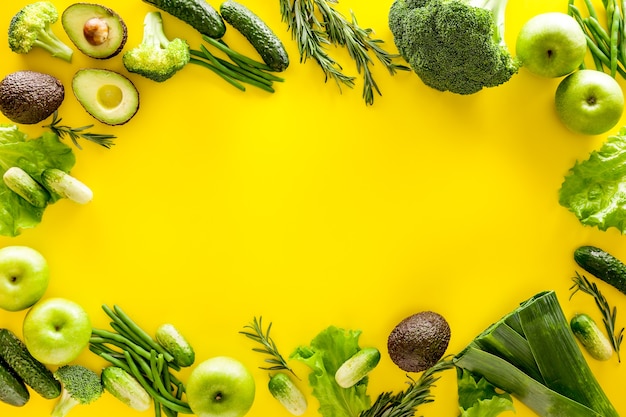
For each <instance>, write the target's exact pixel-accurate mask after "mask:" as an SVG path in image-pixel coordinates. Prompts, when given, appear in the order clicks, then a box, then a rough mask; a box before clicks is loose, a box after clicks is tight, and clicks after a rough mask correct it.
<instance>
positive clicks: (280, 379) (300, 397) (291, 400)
mask: <svg viewBox="0 0 626 417" xmlns="http://www.w3.org/2000/svg"><path fill="white" fill-rule="evenodd" d="M267 388H268V389H269V391H270V393H271V394H272V396H273V397H274V398H276V399H277V400H278V402H280V403H281V404H282V406H283V407H285V409H286V410H287V411H289V412H290V413H291V414H293V415H294V416H300V415H302V414H304V413H305V412H306V410H307V401H306V398H305V397H304V394H302V391H300V389H299V388H298V387H297V386H296V384H294V382H293V381H292V380H291V378H289V375H287V374H286V373H284V372H278V373H276V374H274V375H272V376H271V377H270V380H269V382H268V384H267Z"/></svg>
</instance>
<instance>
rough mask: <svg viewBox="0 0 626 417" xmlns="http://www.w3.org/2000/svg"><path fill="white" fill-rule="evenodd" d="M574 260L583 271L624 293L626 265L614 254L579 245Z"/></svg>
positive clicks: (625, 287)
mask: <svg viewBox="0 0 626 417" xmlns="http://www.w3.org/2000/svg"><path fill="white" fill-rule="evenodd" d="M574 260H575V261H576V263H577V264H578V265H579V266H580V267H581V268H583V269H584V270H585V271H587V272H589V273H590V274H593V275H594V276H595V277H596V278H598V279H601V280H602V281H604V282H606V283H607V284H609V285H612V286H613V287H615V288H617V289H618V290H619V291H620V292H622V293H624V294H626V265H624V263H623V262H622V261H620V260H619V259H617V258H616V257H615V256H613V255H611V254H609V253H607V252H605V251H604V250H602V249H600V248H597V247H595V246H581V247H579V248H578V249H576V250H575V251H574Z"/></svg>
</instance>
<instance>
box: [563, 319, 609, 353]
mask: <svg viewBox="0 0 626 417" xmlns="http://www.w3.org/2000/svg"><path fill="white" fill-rule="evenodd" d="M569 325H570V328H571V329H572V333H574V336H576V339H578V341H579V342H580V344H581V345H582V346H583V347H584V348H585V350H586V351H587V352H588V353H589V355H591V357H592V358H594V359H597V360H599V361H606V360H609V359H610V358H611V356H613V346H611V342H609V339H607V337H606V336H605V335H604V333H602V332H601V331H600V329H599V328H598V325H597V324H596V322H595V321H594V320H593V319H592V318H591V316H589V315H588V314H585V313H579V314H576V315H574V317H572V318H571V320H570V323H569Z"/></svg>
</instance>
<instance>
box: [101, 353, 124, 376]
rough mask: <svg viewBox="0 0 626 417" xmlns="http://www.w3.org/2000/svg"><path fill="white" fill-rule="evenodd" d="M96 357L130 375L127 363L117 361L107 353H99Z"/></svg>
mask: <svg viewBox="0 0 626 417" xmlns="http://www.w3.org/2000/svg"><path fill="white" fill-rule="evenodd" d="M98 356H100V357H101V358H102V359H104V360H106V361H107V362H109V363H111V365H114V366H117V367H118V368H122V369H123V370H125V371H126V372H128V373H130V366H128V363H127V362H125V361H123V360H121V359H118V358H116V357H113V356H112V355H109V354H108V353H100V354H99V355H98Z"/></svg>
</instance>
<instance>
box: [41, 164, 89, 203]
mask: <svg viewBox="0 0 626 417" xmlns="http://www.w3.org/2000/svg"><path fill="white" fill-rule="evenodd" d="M41 182H42V183H43V185H44V186H45V187H46V188H47V189H48V190H50V191H52V192H54V193H56V194H58V195H60V196H61V197H63V198H67V199H69V200H72V201H74V202H75V203H78V204H87V203H88V202H90V201H91V199H92V198H93V192H92V191H91V189H90V188H89V187H87V186H86V185H85V184H83V183H82V182H80V181H79V180H77V179H76V178H74V177H72V176H71V175H70V174H68V173H66V172H65V171H61V170H60V169H56V168H50V169H46V170H45V171H44V172H42V173H41Z"/></svg>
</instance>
